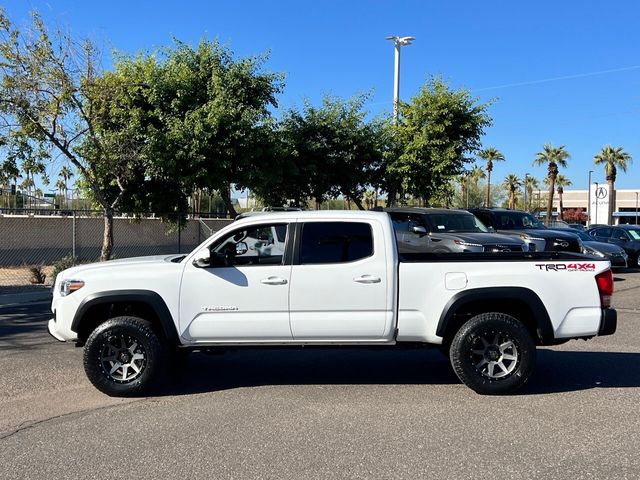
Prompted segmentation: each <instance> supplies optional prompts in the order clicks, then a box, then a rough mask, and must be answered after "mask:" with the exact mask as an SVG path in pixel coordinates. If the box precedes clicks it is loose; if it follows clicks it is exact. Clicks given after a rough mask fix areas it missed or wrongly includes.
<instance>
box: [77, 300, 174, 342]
mask: <svg viewBox="0 0 640 480" xmlns="http://www.w3.org/2000/svg"><path fill="white" fill-rule="evenodd" d="M128 302H139V303H144V304H146V305H148V306H149V307H151V308H152V309H153V311H154V312H155V314H156V315H157V316H158V319H159V320H160V326H161V327H162V331H163V332H164V334H165V336H166V338H167V339H168V340H169V342H170V343H171V344H175V345H177V344H179V339H178V331H177V330H176V325H175V322H174V321H173V317H172V316H171V312H170V311H169V308H168V307H167V304H166V303H165V301H164V300H163V298H162V297H161V296H160V295H158V294H157V293H156V292H153V291H151V290H111V291H108V292H97V293H92V294H90V295H87V296H86V297H85V298H84V299H83V300H82V301H81V302H80V305H79V306H78V309H77V310H76V313H75V315H74V316H73V322H71V330H73V331H74V332H78V329H79V327H80V323H81V322H82V319H83V318H84V316H85V314H86V313H87V311H89V309H90V308H92V307H94V306H96V305H103V304H105V303H128Z"/></svg>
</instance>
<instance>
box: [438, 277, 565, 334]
mask: <svg viewBox="0 0 640 480" xmlns="http://www.w3.org/2000/svg"><path fill="white" fill-rule="evenodd" d="M504 300H517V301H520V302H523V303H524V304H526V305H527V306H528V307H529V309H530V310H531V312H532V313H533V316H534V320H535V321H536V326H537V328H538V329H539V330H540V332H541V334H542V340H543V341H544V342H545V343H546V342H550V341H552V340H553V339H554V330H553V324H552V323H551V318H550V317H549V312H548V311H547V309H546V307H545V306H544V304H543V303H542V300H540V297H539V296H538V295H537V294H536V293H535V292H534V291H532V290H529V289H528V288H524V287H487V288H474V289H470V290H463V291H460V292H458V293H456V294H455V295H454V296H453V297H451V299H450V300H449V301H448V302H447V304H446V305H445V307H444V310H443V311H442V314H441V315H440V320H439V321H438V327H437V329H436V335H438V336H439V337H444V335H445V333H446V331H447V326H448V325H449V323H451V322H452V320H453V318H454V315H455V314H456V313H457V312H458V311H459V310H460V309H462V308H463V307H464V306H465V305H468V304H470V303H475V302H487V304H488V306H489V305H491V304H492V303H494V302H500V301H504ZM488 311H497V312H499V311H500V308H499V307H498V308H494V307H490V308H489V310H488Z"/></svg>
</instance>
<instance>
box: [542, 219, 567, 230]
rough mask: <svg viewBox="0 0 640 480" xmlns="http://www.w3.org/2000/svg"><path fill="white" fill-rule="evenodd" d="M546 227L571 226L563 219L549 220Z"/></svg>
mask: <svg viewBox="0 0 640 480" xmlns="http://www.w3.org/2000/svg"><path fill="white" fill-rule="evenodd" d="M547 227H548V228H556V229H557V228H561V229H562V228H567V229H568V228H571V225H569V224H568V223H567V222H565V221H564V220H551V222H549V225H547Z"/></svg>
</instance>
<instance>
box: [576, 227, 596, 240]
mask: <svg viewBox="0 0 640 480" xmlns="http://www.w3.org/2000/svg"><path fill="white" fill-rule="evenodd" d="M571 233H573V234H575V235H578V236H579V237H580V240H582V241H583V242H593V241H595V238H593V237H591V236H589V235H588V234H586V233H584V232H579V231H577V230H576V231H575V232H571Z"/></svg>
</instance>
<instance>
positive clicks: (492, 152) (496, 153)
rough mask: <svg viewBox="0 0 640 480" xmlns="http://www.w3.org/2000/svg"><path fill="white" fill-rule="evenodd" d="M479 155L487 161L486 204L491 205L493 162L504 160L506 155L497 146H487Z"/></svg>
mask: <svg viewBox="0 0 640 480" xmlns="http://www.w3.org/2000/svg"><path fill="white" fill-rule="evenodd" d="M478 156H479V157H480V158H481V159H482V160H484V161H485V162H487V190H486V192H485V196H484V206H485V207H487V208H488V207H490V206H491V205H489V203H490V194H491V172H492V171H493V162H498V161H500V162H502V161H504V155H503V154H502V153H501V152H500V150H498V149H497V148H495V147H489V148H485V149H484V150H481V151H480V152H479V153H478Z"/></svg>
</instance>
